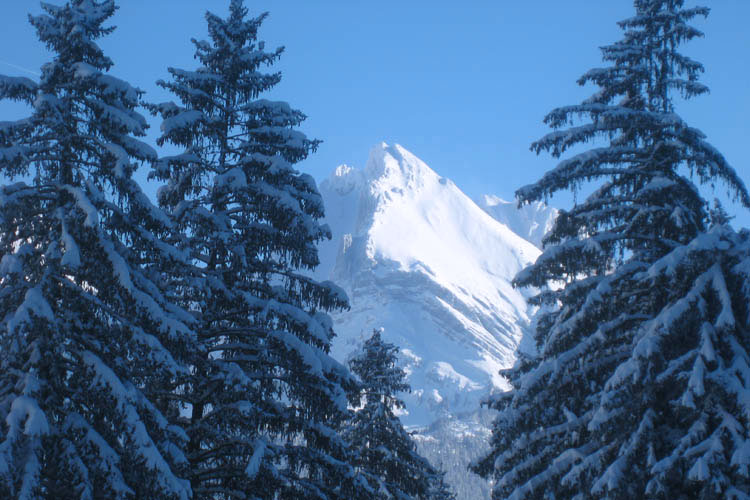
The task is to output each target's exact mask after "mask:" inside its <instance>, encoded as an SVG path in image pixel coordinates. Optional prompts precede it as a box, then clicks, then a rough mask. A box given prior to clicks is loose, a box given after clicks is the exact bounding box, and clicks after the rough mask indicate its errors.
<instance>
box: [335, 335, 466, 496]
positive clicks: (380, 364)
mask: <svg viewBox="0 0 750 500" xmlns="http://www.w3.org/2000/svg"><path fill="white" fill-rule="evenodd" d="M397 354H398V348H397V347H396V346H395V345H393V344H389V343H387V342H384V341H383V339H382V338H381V335H380V332H379V331H377V330H376V331H375V332H373V335H372V336H371V337H370V338H369V339H368V340H367V341H365V343H364V345H363V346H362V348H361V350H360V351H359V352H357V353H356V354H355V355H354V356H353V357H352V358H351V359H350V360H349V368H350V369H351V371H352V372H353V373H354V374H356V375H357V376H358V377H359V379H360V381H361V382H360V384H361V385H360V392H359V401H358V402H357V403H358V404H357V406H358V408H357V409H356V411H355V412H354V415H353V416H352V421H351V423H350V424H349V427H348V429H347V430H346V437H347V440H348V441H349V442H350V443H351V447H352V451H353V453H354V454H355V463H356V465H357V466H358V467H361V468H362V469H363V470H364V471H365V472H366V473H367V474H368V475H369V476H370V478H371V481H372V482H374V489H375V490H376V491H377V492H378V498H396V499H425V500H426V499H430V500H438V499H441V500H443V499H445V500H450V499H452V498H455V497H454V495H453V494H452V493H451V492H450V490H449V488H448V486H447V485H446V484H445V483H444V481H443V474H442V473H441V472H439V471H437V470H435V468H434V467H433V466H432V465H430V463H429V462H428V461H427V460H426V459H425V458H424V457H422V456H420V455H419V454H418V453H417V446H416V443H415V442H414V440H413V439H412V438H411V436H410V435H409V433H408V432H406V430H405V429H404V427H403V426H402V425H401V421H400V420H399V418H398V416H396V414H395V413H394V411H395V410H398V409H403V408H404V407H405V405H404V402H403V401H402V400H401V399H399V397H398V393H399V392H405V391H410V390H411V388H410V387H409V384H407V383H406V372H404V370H403V369H402V368H400V367H399V366H398V365H397V361H398V358H397Z"/></svg>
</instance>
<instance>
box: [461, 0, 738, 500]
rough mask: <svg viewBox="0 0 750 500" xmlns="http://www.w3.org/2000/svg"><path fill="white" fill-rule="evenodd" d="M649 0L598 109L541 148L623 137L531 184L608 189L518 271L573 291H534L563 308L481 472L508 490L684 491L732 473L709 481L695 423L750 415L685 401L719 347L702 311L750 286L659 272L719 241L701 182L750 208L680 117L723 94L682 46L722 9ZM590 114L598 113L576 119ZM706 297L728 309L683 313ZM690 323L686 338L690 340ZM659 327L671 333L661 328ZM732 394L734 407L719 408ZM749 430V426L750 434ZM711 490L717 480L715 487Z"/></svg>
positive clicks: (632, 25)
mask: <svg viewBox="0 0 750 500" xmlns="http://www.w3.org/2000/svg"><path fill="white" fill-rule="evenodd" d="M634 6H635V11H636V14H635V16H634V17H632V18H630V19H627V20H625V21H622V22H621V23H620V26H621V28H623V30H624V32H625V37H624V39H623V40H622V41H620V42H617V43H615V44H613V45H610V46H607V47H604V48H603V49H602V51H603V57H604V60H605V61H608V62H610V63H611V65H610V66H609V67H606V68H602V69H595V70H592V71H590V72H588V73H587V74H586V75H584V76H583V77H582V78H581V80H579V83H580V84H586V83H593V84H595V85H597V86H598V87H599V91H598V92H596V93H595V94H594V95H593V96H592V97H591V98H590V99H588V100H586V101H584V102H583V103H582V104H579V105H574V106H567V107H563V108H559V109H556V110H554V111H552V112H551V113H550V114H549V115H548V116H547V117H546V119H545V121H546V123H548V124H549V125H550V126H552V127H553V128H556V129H562V130H558V131H555V132H552V133H551V134H549V135H547V136H545V137H544V138H542V139H541V140H540V141H538V142H536V143H534V144H533V145H532V149H533V150H535V151H537V152H540V151H543V150H544V151H549V152H551V153H552V155H553V156H555V157H559V156H561V155H562V154H563V153H565V152H566V151H567V150H568V149H569V148H570V147H573V146H576V145H579V144H582V143H586V142H589V141H592V140H598V141H603V142H607V143H608V144H604V145H601V146H598V147H595V148H593V149H590V150H588V151H585V152H582V153H579V154H576V155H574V156H572V157H571V158H568V159H565V160H563V161H562V162H560V163H559V164H558V166H557V167H556V168H555V169H554V170H552V171H551V172H548V173H547V174H545V175H544V177H543V178H542V179H541V180H540V181H539V182H537V183H535V184H533V185H531V186H527V187H525V188H522V189H520V190H519V191H518V192H517V195H518V197H519V199H521V200H522V201H524V202H530V201H534V200H538V199H541V198H545V197H547V196H550V195H552V194H553V193H555V192H557V191H559V190H564V189H573V190H576V189H577V188H578V186H580V185H582V184H585V183H596V184H597V185H596V186H595V189H594V190H593V192H592V194H591V195H589V196H588V197H587V198H586V200H585V201H583V202H582V203H580V204H577V205H576V206H574V207H573V209H571V210H570V211H561V212H560V216H559V218H558V219H557V221H556V223H555V225H554V227H553V229H552V231H551V233H550V234H549V235H548V236H547V237H546V238H545V244H546V246H545V250H544V252H543V254H542V255H541V256H540V258H539V259H538V260H537V262H536V263H535V264H534V265H532V266H531V267H529V268H527V269H525V270H524V271H522V272H521V273H520V274H519V275H518V276H517V277H516V280H515V284H516V285H517V286H527V285H532V286H536V287H539V288H540V289H543V290H544V289H545V288H544V287H545V285H546V284H548V283H549V282H556V283H557V284H558V286H556V287H553V289H552V290H549V289H547V290H546V291H544V292H542V293H541V294H539V295H538V296H537V297H536V298H535V299H534V302H535V303H536V304H538V305H546V306H547V307H548V308H549V310H548V311H547V312H545V313H542V315H541V317H540V319H539V321H538V324H537V328H536V341H537V346H538V350H539V353H538V356H536V357H534V358H531V359H524V360H521V361H520V362H519V363H518V365H517V366H516V367H515V368H514V369H513V370H510V371H508V372H507V375H508V376H509V378H510V379H511V382H512V384H513V387H514V390H513V391H511V392H510V393H507V394H503V395H501V396H499V397H498V398H496V399H495V400H494V401H493V402H492V403H491V404H492V406H494V407H495V408H497V409H498V410H500V412H501V414H500V416H499V417H498V419H497V421H496V423H495V426H494V430H493V443H492V444H493V449H492V451H491V453H490V454H489V455H488V456H487V457H485V458H484V459H483V460H481V461H479V462H478V463H477V464H475V466H474V470H475V471H476V472H479V473H480V474H482V475H484V476H485V477H493V478H494V479H495V480H496V484H495V488H494V491H493V496H494V498H519V499H520V498H547V497H550V498H551V497H555V498H601V497H608V498H648V497H653V498H681V496H680V495H683V494H686V493H685V492H686V491H688V489H689V488H691V487H695V486H696V484H695V483H692V482H691V481H694V480H695V481H698V480H700V481H704V483H701V484H700V485H698V486H700V487H701V488H703V487H704V486H705V484H708V483H711V482H713V481H715V480H716V479H717V478H718V477H719V476H714V475H712V474H713V472H711V473H708V475H704V474H703V472H704V471H705V470H707V469H701V473H698V472H692V473H691V472H690V470H692V467H693V465H690V466H688V464H692V463H693V462H695V457H697V456H698V455H701V456H702V453H699V452H698V451H697V450H694V449H690V447H689V446H687V444H686V443H687V441H685V442H683V443H682V444H681V445H678V444H677V443H679V442H680V439H681V438H682V437H683V436H685V434H681V432H683V431H685V432H686V431H687V430H688V429H692V427H691V426H692V425H695V426H700V425H702V424H705V427H704V428H703V430H701V431H700V432H699V431H698V430H697V428H696V429H694V430H695V432H694V433H693V435H694V437H692V438H689V439H688V440H691V439H692V441H691V442H692V443H693V444H697V443H698V442H699V440H700V439H703V438H705V436H706V435H712V433H713V432H714V430H715V429H717V428H718V427H717V426H719V427H720V426H721V425H723V424H720V423H719V424H717V423H716V422H717V418H714V420H712V421H711V423H709V420H710V419H709V418H708V417H705V416H706V415H714V414H715V412H719V413H721V412H723V411H726V412H727V413H725V414H724V415H725V416H731V418H734V419H737V421H738V422H741V421H742V420H743V419H746V417H744V416H742V415H743V414H744V413H743V412H744V409H743V405H742V403H741V401H739V400H738V399H737V396H736V394H732V393H731V391H724V394H722V395H721V396H720V395H717V396H716V398H710V397H707V398H704V399H701V400H700V403H699V404H696V406H694V407H692V408H691V407H690V406H689V404H688V405H687V406H686V404H685V402H686V401H687V400H686V399H684V398H683V397H682V394H684V393H689V392H690V391H689V390H688V388H686V387H685V385H684V382H685V379H684V375H685V373H686V372H685V370H686V367H687V366H694V365H696V363H697V364H700V363H699V362H698V359H699V358H700V356H702V354H701V355H700V356H699V355H698V352H699V347H697V346H700V345H703V344H704V343H705V342H704V340H702V338H703V337H702V335H703V334H702V333H700V330H696V329H695V328H693V327H692V326H691V327H690V328H686V326H687V325H688V324H690V325H693V323H692V322H693V321H697V324H698V325H700V324H704V323H705V324H708V325H713V326H712V328H714V329H717V328H718V324H719V323H720V321H719V320H718V319H717V316H716V314H717V309H716V308H715V307H714V306H716V305H717V304H727V302H726V300H724V301H723V302H722V300H723V299H721V300H719V299H717V298H716V297H725V295H726V294H727V293H728V294H729V296H730V297H731V301H730V302H732V304H735V305H736V306H739V304H740V302H738V299H739V298H741V297H742V296H743V294H744V292H742V290H741V288H738V287H737V286H734V288H732V287H724V288H723V289H722V286H721V285H720V284H716V286H714V285H713V284H709V285H707V284H706V282H705V280H706V279H707V278H705V277H703V276H704V274H703V273H706V272H708V268H707V267H706V263H705V262H703V263H700V264H698V263H697V267H696V269H693V270H692V271H691V272H690V273H686V274H685V275H683V276H679V277H677V276H670V275H668V274H662V275H661V277H659V278H657V276H656V275H654V273H657V275H658V274H659V273H663V272H666V271H665V269H668V268H669V266H665V265H664V264H663V263H664V262H665V261H664V259H667V260H669V259H675V258H677V256H679V255H683V253H684V252H686V250H685V249H686V248H692V247H693V246H694V245H698V246H700V245H703V244H704V243H705V240H704V238H705V237H706V236H705V232H706V230H707V226H708V222H709V217H708V215H709V214H708V211H707V204H706V202H705V200H703V198H702V197H701V196H700V193H699V191H698V188H697V187H696V186H695V185H694V184H693V182H692V181H691V179H692V178H697V179H698V181H700V182H702V183H713V182H715V181H716V180H721V181H724V182H725V183H726V184H727V185H728V187H729V189H730V191H732V192H733V193H734V194H735V195H736V197H737V199H739V201H740V202H741V203H742V204H744V205H745V206H748V205H750V196H748V193H747V190H746V189H745V186H744V184H743V183H742V181H741V180H740V179H739V178H738V177H737V175H736V173H735V171H734V170H733V169H732V168H731V167H730V166H729V165H728V164H727V162H726V160H725V159H724V158H723V156H722V155H721V154H720V153H719V152H718V151H716V150H715V149H714V148H713V147H712V146H711V145H710V144H709V143H708V142H707V141H706V140H705V136H704V135H703V134H702V133H701V132H700V131H698V130H697V129H694V128H692V127H690V126H688V125H687V124H686V123H685V122H684V121H683V120H682V119H681V118H680V117H679V116H678V115H677V114H676V113H675V111H674V105H673V97H674V93H675V92H679V93H681V94H682V96H683V97H685V98H689V97H692V96H695V95H700V94H703V93H705V92H707V88H706V87H705V86H703V85H702V84H700V83H699V82H698V81H697V79H698V75H699V74H700V72H702V70H703V67H702V66H701V65H700V64H699V63H698V62H696V61H693V60H691V59H689V58H687V57H686V56H684V55H682V54H680V53H679V52H678V51H677V48H678V46H679V45H680V44H681V43H682V42H685V41H689V40H691V39H693V38H695V37H698V36H702V33H701V32H700V31H698V30H697V29H695V28H694V27H692V26H690V25H689V24H688V23H689V22H690V20H691V19H693V18H695V17H696V16H705V15H707V14H708V9H706V8H704V7H694V8H685V7H684V1H683V0H635V2H634ZM577 117H587V118H589V119H590V121H588V122H586V123H583V124H581V125H575V124H574V120H575V119H576V118H577ZM571 124H572V125H575V126H572V127H570V128H566V129H563V128H564V127H566V126H567V125H571ZM686 174H691V177H688V176H687V175H686ZM722 238H723V239H725V240H727V241H729V240H733V239H736V238H737V237H736V236H730V235H728V234H726V235H724V236H722V237H720V238H719V239H722ZM738 252H739V253H736V254H732V255H730V254H726V255H725V256H722V257H721V259H724V262H725V263H724V264H721V265H720V266H721V268H722V269H723V270H722V271H716V273H718V274H722V273H724V274H723V276H724V278H722V279H726V280H728V282H734V281H733V280H736V278H737V276H739V274H737V270H732V269H734V268H733V267H732V266H734V265H735V264H733V263H736V262H739V261H741V260H742V259H743V258H742V257H741V251H739V250H738ZM699 253H700V252H698V253H695V254H694V255H696V256H697V255H698V254H699ZM730 253H731V252H730ZM703 255H706V254H705V253H704V254H703ZM682 262H683V264H684V265H687V264H686V261H684V260H683V261H682ZM659 263H662V264H659ZM660 266H661V267H660ZM678 267H679V266H678ZM712 272H713V271H712ZM733 273H734V274H733ZM732 274H733V275H734V278H732V277H731V275H732ZM656 283H659V288H656V289H655V288H654V286H655V284H656ZM715 283H718V281H717V282H715ZM691 290H692V291H691ZM691 294H692V295H691ZM696 294H697V295H701V294H703V295H705V297H706V298H705V299H704V300H705V303H706V304H709V303H710V304H713V305H714V306H710V307H703V306H700V308H699V309H698V310H697V311H688V310H685V309H684V308H683V309H681V308H682V307H683V306H684V305H685V304H686V303H694V304H699V302H700V301H698V299H696V298H695V295H696ZM711 294H713V297H714V298H709V297H708V296H709V295H711ZM732 294H734V295H732ZM738 294H739V295H738ZM676 304H680V306H676ZM727 307H729V306H727ZM741 311H743V309H741V308H740V309H736V308H735V309H734V312H735V316H734V317H737V318H739V317H743V316H742V312H741ZM691 314H692V316H691ZM664 315H668V316H669V322H668V323H669V324H670V326H668V327H666V326H663V325H664V324H665V323H664V320H665V316H664ZM660 322H661V323H660ZM657 324H660V325H662V326H659V327H658V328H657V327H656V326H654V325H657ZM680 324H681V325H683V328H685V330H684V334H685V337H684V338H682V339H680V341H679V342H677V341H676V338H677V337H676V336H679V335H680V334H679V333H678V331H680V330H679V327H678V326H677V325H680ZM736 324H737V325H741V324H742V323H741V322H738V323H736ZM654 328H656V329H657V330H659V329H660V330H659V332H660V333H658V335H657V334H656V333H654V331H653V330H654ZM717 331H718V330H717ZM742 331H743V327H742V326H738V327H737V330H735V331H734V332H733V333H730V334H728V337H727V338H726V341H727V342H729V344H732V343H733V342H734V341H732V340H731V338H732V335H734V338H736V339H737V342H736V345H739V346H742V345H746V344H747V340H743V335H744V334H742V333H741V332H742ZM648 332H651V333H648ZM645 339H648V340H645ZM711 339H712V341H716V338H715V337H711ZM697 349H698V350H697ZM740 352H741V349H740V350H739V351H736V353H740ZM736 353H729V352H726V353H725V355H726V356H727V357H726V358H724V360H723V361H722V362H723V363H726V364H731V363H732V362H733V361H732V360H733V359H738V358H735V356H736V355H739V354H736ZM722 362H718V364H711V367H712V368H711V370H714V369H716V370H718V372H715V374H716V376H717V377H719V376H720V375H718V374H719V373H725V371H723V370H724V368H722ZM670 363H673V364H670ZM711 363H714V361H712V362H711ZM706 366H708V364H706ZM624 373H627V374H628V376H627V377H623V374H624ZM706 373H707V372H706ZM711 376H713V375H711ZM686 391H687V392H686ZM698 392H700V391H698ZM732 397H734V398H735V399H734V400H732ZM722 398H723V403H722V404H723V405H724V406H723V407H717V406H715V403H716V402H717V401H718V400H720V399H722ZM694 401H695V398H694ZM712 418H713V417H712ZM718 420H720V418H719V419H718ZM724 428H725V429H726V427H724ZM712 429H714V430H712ZM735 430H736V431H737V433H738V434H737V435H738V436H739V435H742V433H743V432H745V431H744V430H740V427H737V428H736V429H735ZM701 432H705V433H707V434H701ZM717 432H718V434H721V433H722V432H723V431H717ZM657 434H658V436H657ZM701 436H702V437H701ZM723 436H724V438H726V436H727V434H724V435H723ZM657 437H658V438H659V439H658V440H657ZM724 438H722V439H724ZM733 439H734V443H735V444H733V445H729V444H728V443H729V442H726V443H725V444H726V447H725V448H724V450H723V453H724V454H725V455H726V454H728V455H726V456H725V460H724V462H721V460H720V459H718V458H715V457H714V459H713V460H714V462H712V463H723V464H727V463H729V462H730V461H731V460H730V458H729V457H730V456H731V455H732V453H734V452H733V451H732V450H737V449H739V448H738V444H737V443H739V442H740V441H738V440H737V439H736V438H733ZM717 442H718V441H714V442H713V444H716V443H717ZM704 446H705V444H704ZM670 457H671V458H670ZM665 460H666V462H665ZM667 462H668V463H669V464H670V465H667ZM699 469H700V467H699ZM739 470H741V467H740V468H738V469H735V470H734V472H732V474H735V475H734V476H732V477H733V478H736V477H739V476H737V474H739V472H738V471H739ZM723 473H725V474H729V472H726V471H725V472H723ZM717 474H718V472H717ZM729 475H731V474H729ZM667 476H668V478H669V479H668V480H667V479H664V478H666V477H667ZM658 477H661V478H662V479H657V478H658ZM725 477H729V476H725ZM698 478H700V479H698ZM718 481H719V482H722V481H723V484H725V486H724V487H723V488H724V489H723V490H721V489H720V488H719V489H717V490H715V491H719V490H721V491H723V492H727V491H730V490H729V488H730V487H729V486H727V484H728V483H727V482H726V481H725V480H724V479H718ZM680 484H681V486H678V485H680ZM735 484H738V483H735ZM647 485H649V486H647ZM686 488H688V489H686ZM740 490H741V488H740ZM708 491H709V490H708V489H707V488H704V490H703V492H704V494H707V495H709V496H710V494H709V493H706V492H708ZM711 494H713V493H711Z"/></svg>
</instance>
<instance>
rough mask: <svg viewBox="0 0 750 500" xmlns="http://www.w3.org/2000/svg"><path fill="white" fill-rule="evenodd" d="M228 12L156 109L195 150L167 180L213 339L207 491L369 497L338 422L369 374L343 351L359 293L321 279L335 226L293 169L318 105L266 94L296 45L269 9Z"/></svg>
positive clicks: (196, 459)
mask: <svg viewBox="0 0 750 500" xmlns="http://www.w3.org/2000/svg"><path fill="white" fill-rule="evenodd" d="M229 10H230V12H229V16H228V17H227V18H226V19H224V18H221V17H219V16H216V15H214V14H211V13H207V14H206V20H207V22H208V33H209V40H208V41H197V40H193V43H194V45H195V48H196V53H195V57H196V59H197V60H198V61H199V63H200V65H199V67H198V68H197V69H195V70H182V69H175V68H170V69H169V72H170V74H171V79H170V81H168V82H164V81H160V82H159V85H161V86H162V87H164V88H166V89H168V90H169V91H171V92H172V93H173V94H174V95H175V96H176V97H177V98H178V99H179V101H180V104H179V105H177V104H175V103H167V104H163V105H160V106H156V107H155V108H154V110H155V111H158V112H160V113H161V114H162V116H163V119H164V121H163V124H162V131H163V135H162V137H161V138H160V139H159V140H158V142H159V144H164V143H171V144H173V145H176V146H178V147H180V148H182V149H183V152H182V153H181V154H179V155H177V156H172V157H168V158H163V159H162V160H161V161H160V164H159V166H158V167H157V169H156V170H155V171H154V173H153V175H154V176H155V177H157V178H159V179H161V180H164V181H166V185H165V186H164V187H162V188H161V189H160V191H159V202H160V203H161V204H162V205H163V206H164V207H166V208H167V209H168V211H169V212H170V213H171V215H172V217H173V219H174V220H175V223H176V224H178V226H179V227H180V228H181V229H182V230H183V232H184V234H185V237H184V241H183V242H182V247H183V248H185V249H186V250H187V251H189V252H191V256H192V259H193V271H192V272H191V273H190V274H189V276H188V277H187V278H186V279H183V280H182V283H181V290H182V300H183V301H184V305H185V306H186V307H189V308H190V309H191V311H192V312H193V313H194V315H195V318H196V323H197V326H196V329H197V331H198V334H199V338H200V342H201V346H202V348H201V350H200V351H199V352H201V353H202V354H201V355H199V356H197V357H196V358H195V359H194V360H193V361H192V363H193V368H194V369H193V372H194V373H193V376H192V378H191V382H190V389H189V390H188V391H186V393H185V395H184V397H185V402H186V403H187V404H188V405H189V408H190V412H191V413H190V415H189V419H188V421H187V422H186V424H185V425H186V427H187V432H188V435H189V439H190V442H189V448H188V460H189V462H190V480H191V483H192V486H193V492H194V495H195V498H212V499H213V498H246V497H247V498H269V499H270V498H272V499H279V498H283V499H288V498H289V499H291V498H300V499H302V498H304V499H310V498H329V499H332V498H350V497H356V496H357V495H356V493H355V492H356V488H358V487H359V483H357V481H358V479H357V476H356V474H355V472H354V470H353V468H352V467H351V466H350V465H348V464H347V463H346V450H345V449H344V446H343V445H344V443H343V441H342V440H341V438H340V436H339V435H338V434H337V432H335V431H336V429H337V426H338V425H339V423H340V422H341V421H342V420H343V419H344V418H345V416H346V412H347V391H349V390H350V389H351V387H352V386H353V383H354V379H353V377H352V376H351V375H350V373H349V371H348V370H347V369H346V368H345V367H344V366H343V365H341V364H339V363H337V362H336V361H334V360H333V359H332V358H331V357H330V356H329V350H330V344H331V340H332V338H333V335H334V334H333V330H332V322H331V319H330V317H329V316H328V315H327V313H326V312H327V311H329V310H332V309H340V308H344V307H347V298H346V295H345V293H344V292H343V291H342V290H341V289H339V288H338V287H336V286H335V285H333V284H332V283H330V282H325V283H319V282H316V281H314V280H313V279H311V278H310V277H309V276H308V275H307V274H306V271H307V270H310V269H313V268H314V267H315V266H316V265H317V264H318V254H317V247H316V245H317V243H318V242H319V241H320V240H322V239H324V238H330V231H329V230H328V228H327V227H326V226H323V225H321V224H320V222H319V219H320V218H321V217H322V216H323V203H322V198H321V196H320V194H319V193H318V190H317V187H316V185H315V181H314V180H313V179H312V177H311V176H309V175H306V174H301V173H299V172H298V171H297V170H295V168H294V165H295V164H296V163H298V162H300V161H302V160H304V159H305V158H306V157H307V156H308V154H309V153H311V152H313V151H315V149H316V147H317V145H318V141H315V140H311V139H308V138H307V137H306V136H305V135H304V134H303V133H302V132H300V131H298V130H297V129H296V127H298V126H299V125H300V123H301V122H302V121H303V120H304V119H305V115H304V114H302V113H301V112H300V111H297V110H295V109H292V108H291V107H290V106H289V105H288V104H287V103H285V102H276V101H270V100H267V99H263V98H261V97H260V96H261V94H263V93H265V92H267V91H268V90H270V89H271V88H272V87H274V86H275V85H276V84H277V83H278V82H279V81H280V78H281V76H280V74H279V73H266V72H264V71H265V68H267V67H269V66H271V65H272V64H273V63H274V62H275V61H276V60H277V59H278V58H279V57H280V55H281V53H282V49H276V50H271V51H268V50H266V49H265V45H264V42H262V41H258V39H257V37H258V29H259V27H260V26H261V23H262V22H263V20H264V19H265V18H266V14H262V15H260V16H258V17H248V11H247V9H246V8H245V7H244V6H243V2H242V0H232V1H231V3H230V9H229Z"/></svg>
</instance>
